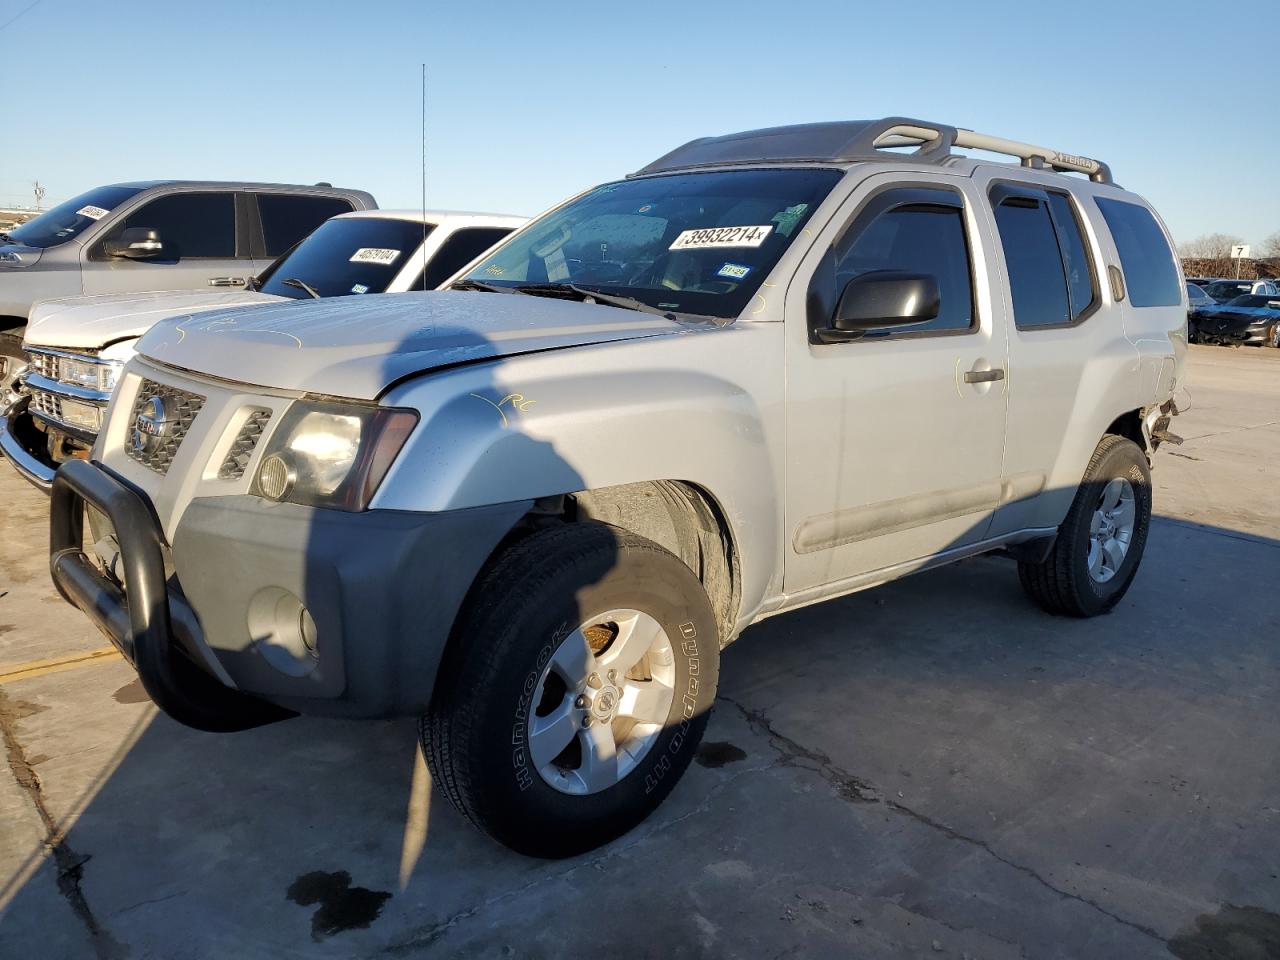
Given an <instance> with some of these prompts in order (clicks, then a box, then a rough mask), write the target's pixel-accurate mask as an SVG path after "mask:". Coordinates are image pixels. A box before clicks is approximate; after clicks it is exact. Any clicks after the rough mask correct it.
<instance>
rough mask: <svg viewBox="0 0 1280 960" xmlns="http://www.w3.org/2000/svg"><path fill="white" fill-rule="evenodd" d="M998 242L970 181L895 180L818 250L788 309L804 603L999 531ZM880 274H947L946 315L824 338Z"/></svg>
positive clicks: (904, 176)
mask: <svg viewBox="0 0 1280 960" xmlns="http://www.w3.org/2000/svg"><path fill="white" fill-rule="evenodd" d="M990 249H991V226H990V221H989V217H988V215H987V214H986V212H985V210H984V208H983V206H982V205H981V199H980V198H979V197H978V196H977V194H976V193H975V192H974V190H973V187H972V185H971V184H970V183H969V182H968V181H967V179H966V178H962V177H951V176H948V175H946V174H932V175H924V174H917V173H892V174H882V175H877V176H874V177H870V178H868V179H867V180H866V181H865V182H864V183H863V184H862V185H861V186H859V187H858V188H856V189H855V190H854V192H853V193H852V194H851V196H850V197H849V199H848V200H847V201H846V203H845V205H844V206H843V207H842V208H841V212H840V213H839V214H837V216H836V217H834V218H833V219H832V221H831V222H830V223H829V224H827V225H826V226H825V227H824V228H823V230H822V232H821V233H820V234H819V235H818V238H817V242H816V243H815V245H814V247H813V248H812V249H811V250H810V251H809V253H808V254H807V255H806V259H805V261H804V263H803V265H802V267H801V269H800V270H799V271H798V272H797V276H796V280H795V282H793V283H792V285H791V288H790V289H789V290H788V293H787V302H786V317H787V319H786V324H787V332H786V338H787V350H786V368H787V369H786V375H787V405H786V418H787V464H786V508H785V525H786V535H787V543H788V547H789V549H788V552H787V562H786V566H785V570H784V583H785V588H784V589H785V591H786V593H787V594H788V595H790V599H791V600H793V601H794V600H797V599H803V598H804V594H805V593H806V592H807V593H809V594H810V595H812V596H813V597H815V598H816V597H817V596H821V595H824V594H826V593H835V592H840V591H841V590H842V589H849V588H852V587H854V586H856V585H857V583H858V581H857V578H859V577H864V578H866V579H867V580H872V581H873V580H876V579H880V578H881V577H882V576H893V575H895V574H896V573H898V572H906V571H907V570H909V569H912V568H914V567H917V566H919V565H921V564H922V563H923V562H924V561H925V560H926V559H927V558H929V557H932V556H935V555H937V554H942V553H946V552H947V551H950V550H956V549H959V548H963V547H965V546H967V545H970V544H972V543H975V542H977V541H979V540H981V539H982V538H983V537H984V535H985V534H986V532H987V529H988V527H989V525H990V523H991V519H992V516H993V514H994V511H995V509H996V507H997V506H998V505H999V503H1000V502H1001V499H1002V491H1003V487H1002V484H1001V465H1002V464H1001V461H1002V454H1003V448H1004V431H1005V393H1006V390H1005V387H1006V384H1007V381H1006V380H1005V379H1004V376H1005V370H1006V350H1007V342H1006V329H1005V324H1006V318H1005V315H1004V306H1003V301H1002V299H1001V297H1000V296H999V294H998V291H993V290H992V289H991V288H990V285H989V283H988V280H987V277H988V273H989V269H988V267H989V262H988V257H987V251H988V250H990ZM875 270H898V271H907V272H911V273H922V274H929V275H932V276H934V277H935V278H936V280H937V282H938V288H939V293H940V307H939V313H938V315H937V316H936V317H935V318H934V319H932V320H929V321H926V322H924V323H921V324H917V325H914V326H910V327H894V328H883V329H881V330H878V331H871V332H869V333H868V334H866V335H864V336H863V337H861V338H859V339H855V340H851V341H846V342H839V343H823V342H821V341H820V339H819V338H818V337H817V336H816V335H815V334H814V330H815V329H817V327H818V326H826V325H829V324H830V322H831V316H832V313H833V312H834V307H835V304H836V303H837V302H838V298H839V293H840V291H842V290H843V287H844V284H845V283H847V282H848V280H849V279H851V278H852V277H855V276H859V275H861V274H864V273H867V272H870V271H875ZM889 568H897V569H896V570H892V569H889ZM797 594H799V595H800V596H799V597H797V596H796V595H797Z"/></svg>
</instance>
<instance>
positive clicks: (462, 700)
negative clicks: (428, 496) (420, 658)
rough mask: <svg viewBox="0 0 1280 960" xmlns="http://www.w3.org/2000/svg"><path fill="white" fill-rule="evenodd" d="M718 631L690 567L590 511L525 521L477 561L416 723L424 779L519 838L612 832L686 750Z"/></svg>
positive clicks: (506, 838)
mask: <svg viewBox="0 0 1280 960" xmlns="http://www.w3.org/2000/svg"><path fill="white" fill-rule="evenodd" d="M719 661H720V648H719V632H718V630H717V625H716V620H715V616H714V614H713V613H712V610H711V604H710V601H709V600H708V599H707V595H706V592H705V591H704V590H703V588H702V584H701V583H699V582H698V579H697V577H695V576H694V575H693V573H692V572H691V571H690V570H689V568H688V567H686V566H685V565H684V564H683V563H682V562H681V561H680V560H678V559H676V557H674V556H673V555H672V554H670V553H668V552H667V551H666V550H664V549H663V548H662V547H660V546H658V545H657V544H656V543H653V542H652V541H649V540H646V539H644V538H643V537H638V536H635V535H634V534H631V533H628V532H626V531H624V530H621V529H618V528H616V527H612V526H609V525H607V524H603V523H580V524H572V525H568V526H565V527H559V528H556V529H553V530H548V531H544V532H542V533H537V534H534V535H532V536H530V537H527V538H526V539H524V540H521V541H520V542H518V543H517V544H516V545H515V546H513V547H511V548H510V549H508V550H507V551H506V552H505V553H504V554H502V555H501V556H500V557H499V558H498V559H497V560H496V561H493V562H491V564H490V565H489V567H488V569H487V570H486V572H485V573H484V574H483V575H482V576H481V579H480V581H479V582H478V583H477V585H476V586H475V587H473V588H472V591H471V594H470V596H469V597H468V600H467V604H466V606H465V607H464V610H463V612H462V614H461V615H460V617H459V620H458V624H457V625H456V626H455V628H454V632H453V635H452V637H451V639H450V642H449V647H448V649H447V650H446V653H445V657H444V662H443V663H442V664H441V668H440V674H439V676H438V678H437V681H436V686H435V691H434V695H433V696H432V700H431V706H430V708H429V709H428V711H427V713H426V714H425V715H424V716H423V718H422V720H421V722H420V724H419V733H420V735H421V740H422V751H423V754H424V756H425V757H426V760H427V764H428V766H429V767H430V769H431V773H432V776H433V779H434V782H435V784H436V785H437V787H438V788H439V789H441V790H442V791H443V792H444V793H445V795H446V796H448V797H449V799H450V801H452V803H453V805H454V806H455V807H457V809H458V810H459V811H461V812H462V814H463V815H464V816H466V817H467V818H468V819H469V820H470V821H471V822H472V823H474V824H475V825H476V826H478V827H480V829H482V830H484V831H485V832H486V833H488V834H489V835H490V836H492V837H493V838H494V839H496V840H498V841H499V842H501V843H504V844H506V845H507V846H508V847H511V848H512V849H513V850H516V851H518V852H520V853H524V854H528V855H530V856H537V857H567V856H572V855H574V854H577V853H581V852H583V851H585V850H590V849H592V848H593V847H597V846H599V845H600V844H602V843H606V842H608V841H609V840H612V839H613V838H615V837H617V836H620V835H621V834H623V833H625V832H626V831H628V830H630V829H631V828H632V827H634V826H635V825H636V824H638V823H640V822H641V821H642V820H644V819H645V817H647V816H648V815H649V814H650V813H651V812H652V811H653V810H654V809H655V808H656V807H657V806H658V804H660V803H661V802H662V800H663V799H664V798H665V797H666V795H667V794H668V793H670V792H671V789H672V787H674V786H675V783H676V781H677V780H679V779H680V776H681V774H683V773H684V771H685V769H686V768H687V767H688V765H689V761H690V760H691V759H692V758H693V753H694V750H695V749H696V747H697V745H698V742H699V740H701V738H702V733H703V730H704V729H705V727H706V724H707V720H708V717H709V714H710V711H711V705H712V703H713V701H714V700H715V695H716V680H717V676H718V669H719Z"/></svg>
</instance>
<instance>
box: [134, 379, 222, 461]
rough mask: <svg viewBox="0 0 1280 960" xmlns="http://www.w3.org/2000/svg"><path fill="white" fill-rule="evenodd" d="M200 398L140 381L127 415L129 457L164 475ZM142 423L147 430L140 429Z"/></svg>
mask: <svg viewBox="0 0 1280 960" xmlns="http://www.w3.org/2000/svg"><path fill="white" fill-rule="evenodd" d="M204 399H205V398H204V397H202V396H200V395H199V394H196V393H188V392H187V391H186V390H181V389H179V388H177V387H170V386H168V385H166V384H163V383H156V382H155V381H154V380H143V381H142V385H141V386H140V387H139V388H138V396H137V399H135V400H134V401H133V410H132V411H131V413H130V433H129V439H128V441H127V442H126V444H125V451H126V452H127V453H128V454H129V456H130V458H132V459H134V460H136V461H138V463H140V464H142V465H143V466H144V467H149V468H150V469H152V470H154V471H155V472H156V473H158V474H161V475H164V474H165V473H167V472H168V470H169V465H170V464H172V463H173V458H174V457H175V456H177V455H178V448H179V447H181V446H182V440H183V438H184V437H186V435H187V431H188V430H190V429H191V423H192V421H194V420H195V418H196V414H198V413H199V412H200V408H201V407H203V406H204ZM155 401H158V403H156V402H155ZM157 407H158V409H157ZM157 414H158V416H157ZM144 422H145V423H146V424H147V429H144V428H143V426H144Z"/></svg>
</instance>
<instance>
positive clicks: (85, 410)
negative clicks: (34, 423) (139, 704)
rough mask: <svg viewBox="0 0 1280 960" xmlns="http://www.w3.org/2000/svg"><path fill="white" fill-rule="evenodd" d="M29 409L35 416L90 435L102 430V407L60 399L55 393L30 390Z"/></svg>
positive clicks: (64, 398)
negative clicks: (75, 428)
mask: <svg viewBox="0 0 1280 960" xmlns="http://www.w3.org/2000/svg"><path fill="white" fill-rule="evenodd" d="M29 409H30V411H31V413H32V414H34V415H35V416H38V417H41V418H43V419H45V420H51V421H53V422H54V423H58V424H63V425H65V426H69V427H77V428H79V429H80V430H84V431H86V432H88V433H90V434H93V433H97V432H98V431H99V430H100V429H102V407H100V406H97V405H96V404H92V403H81V402H80V401H79V400H72V399H70V398H68V397H60V396H58V395H57V394H56V393H47V392H45V391H44V390H32V391H31V404H30V407H29Z"/></svg>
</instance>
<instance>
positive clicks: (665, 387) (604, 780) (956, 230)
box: [51, 118, 1187, 856]
mask: <svg viewBox="0 0 1280 960" xmlns="http://www.w3.org/2000/svg"><path fill="white" fill-rule="evenodd" d="M904 147H906V148H908V149H912V148H913V149H914V152H912V153H906V154H904V153H901V152H897V151H899V150H901V149H902V148H904ZM964 147H973V148H980V149H983V150H988V151H997V152H1001V153H1005V154H1011V155H1013V156H1015V157H1016V158H1017V159H1018V160H1019V161H1020V164H1006V163H997V162H991V161H986V160H974V159H969V158H966V157H963V156H960V155H957V154H956V152H955V150H956V148H964ZM888 148H895V149H888ZM1070 172H1075V173H1079V174H1083V175H1084V176H1069V175H1067V174H1068V173H1070ZM452 285H453V287H454V291H441V292H433V293H406V294H400V295H395V296H384V297H377V298H345V299H337V300H332V301H325V302H321V303H315V304H311V303H289V304H278V305H268V306H263V307H257V308H254V309H253V310H251V311H236V310H228V311H221V312H212V313H204V314H200V315H198V316H195V317H192V318H189V319H186V320H182V321H168V322H165V323H162V324H160V325H158V326H156V327H154V328H153V329H152V330H151V331H150V332H149V333H148V334H147V335H146V336H145V337H144V338H143V339H142V340H141V341H140V342H139V354H138V356H137V357H135V358H134V359H133V360H132V361H131V362H130V363H129V365H128V366H127V367H126V368H125V371H124V375H123V378H122V381H121V383H120V385H119V388H118V389H117V392H116V394H115V397H114V398H113V400H112V403H111V407H110V408H109V410H108V414H107V421H106V425H105V428H104V431H103V433H102V435H101V436H100V438H99V441H98V445H97V447H96V448H95V457H96V462H92V463H90V462H84V461H75V462H71V463H68V464H65V465H63V466H62V467H61V468H60V469H59V471H58V473H57V475H56V477H55V480H54V489H53V501H52V520H51V523H52V536H51V551H52V555H51V566H52V572H53V577H54V580H55V582H56V583H57V584H58V586H59V589H60V590H62V592H63V594H64V595H65V596H66V597H67V598H68V599H69V600H70V601H71V602H72V603H74V604H76V605H77V606H78V607H80V609H81V610H83V611H84V612H85V613H86V614H87V615H88V616H89V617H90V618H92V619H93V620H94V621H95V622H96V623H97V624H98V626H99V627H100V628H102V629H103V630H104V631H105V632H106V633H107V634H109V635H110V636H111V637H112V638H113V639H114V641H115V643H116V644H117V645H118V646H119V647H120V649H121V650H122V651H123V652H124V654H125V656H127V657H128V658H129V659H130V660H131V661H132V663H133V664H134V665H135V667H136V668H137V671H138V673H139V675H140V677H141V679H142V683H143V685H144V686H145V688H146V689H147V691H148V692H149V693H150V695H151V696H152V698H153V699H154V700H155V701H156V702H157V703H158V704H159V705H160V706H161V708H162V709H164V710H165V711H167V712H168V713H169V714H170V715H172V716H173V717H175V718H177V719H178V720H180V721H182V722H184V723H187V724H191V725H193V726H197V727H200V728H203V729H213V730H226V729H235V728H240V727H244V726H249V725H252V724H255V723H262V722H267V721H271V720H276V719H280V718H283V717H287V716H289V715H290V714H291V713H295V712H301V713H315V714H329V715H338V716H348V717H382V716H394V715H405V714H420V715H421V717H422V721H421V734H422V747H423V750H424V752H425V755H426V757H427V761H428V763H429V764H430V767H431V769H432V771H433V774H434V782H435V784H436V785H437V786H438V787H439V788H440V789H441V790H442V791H443V792H444V793H445V794H446V795H447V796H448V797H449V798H450V799H451V800H452V802H453V803H454V804H455V805H456V806H457V807H458V809H459V810H461V811H462V812H463V813H464V814H465V815H466V816H467V817H469V818H470V819H471V820H472V821H473V822H474V823H476V824H478V825H479V826H480V827H482V828H483V829H484V830H486V831H488V832H489V833H490V834H491V835H492V836H494V837H496V838H497V839H499V840H500V841H502V842H504V843H506V844H508V845H510V846H512V847H513V848H515V849H517V850H521V851H524V852H526V853H530V854H536V855H542V856H563V855H567V854H572V853H575V852H579V851H582V850H585V849H588V848H590V847H592V846H595V845H597V844H599V843H602V842H605V841H607V840H609V839H610V838H612V837H615V836H617V835H619V834H620V833H622V832H623V831H625V830H627V829H629V828H630V827H631V826H633V825H634V824H636V823H637V822H639V821H640V820H641V819H643V818H644V817H645V816H646V815H647V814H648V813H649V812H650V811H651V810H652V809H654V807H656V806H657V805H658V803H659V802H661V800H662V798H663V797H664V796H665V795H666V794H667V793H668V792H669V791H670V790H671V789H672V787H673V786H674V785H675V783H676V781H677V780H678V779H679V777H680V775H681V774H682V773H683V771H684V770H685V768H686V767H687V766H688V764H689V762H690V760H691V758H692V755H693V751H694V749H695V746H696V744H697V742H698V740H699V738H700V737H701V736H702V733H703V730H704V728H705V725H706V722H707V717H708V714H709V712H710V710H711V708H712V704H713V702H714V699H715V693H716V680H717V674H718V664H719V658H720V652H721V649H722V648H723V647H725V646H726V645H727V644H729V643H730V642H731V641H732V640H733V639H734V638H735V637H737V636H738V635H739V634H740V633H741V632H742V631H743V630H744V629H745V628H747V627H749V626H750V625H751V624H753V623H756V622H758V621H760V620H762V619H764V618H766V617H770V616H774V615H776V614H779V613H782V612H785V611H788V610H793V609H796V608H797V607H801V606H804V605H806V604H809V603H813V602H815V601H819V600H823V599H826V598H829V597H837V596H840V595H842V594H847V593H850V592H852V591H855V590H861V589H864V588H867V587H872V586H875V585H877V584H880V583H884V582H886V581H889V580H893V579H895V578H897V577H901V576H904V575H906V574H909V573H912V572H914V571H917V570H921V569H926V568H929V567H933V566H937V565H939V564H943V563H948V562H950V561H954V560H958V559H961V558H964V557H969V556H973V555H975V554H980V553H986V552H992V551H1000V552H1001V553H1002V554H1003V555H1005V556H1008V557H1010V558H1011V559H1012V560H1013V561H1016V566H1017V570H1018V573H1019V576H1020V579H1021V582H1022V585H1023V587H1024V589H1025V590H1026V592H1027V594H1028V595H1029V596H1030V598H1031V599H1032V600H1034V601H1035V602H1036V603H1038V604H1039V605H1040V606H1041V607H1043V608H1044V609H1046V610H1048V611H1049V612H1051V613H1055V614H1059V615H1065V616H1076V617H1087V616H1093V615H1096V614H1099V613H1103V612H1105V611H1107V610H1109V609H1110V608H1111V607H1113V606H1114V605H1115V604H1116V603H1117V602H1119V601H1120V599H1121V597H1123V596H1124V594H1125V592H1126V590H1128V588H1129V586H1130V584H1131V582H1132V581H1133V578H1134V576H1135V574H1136V572H1137V570H1138V564H1139V562H1140V560H1141V557H1142V553H1143V549H1144V547H1145V544H1146V539H1147V531H1148V524H1149V520H1150V516H1151V483H1150V457H1151V454H1152V451H1153V450H1154V449H1155V447H1156V445H1157V444H1158V443H1159V442H1160V441H1161V440H1162V439H1165V438H1167V437H1169V436H1170V435H1169V434H1168V433H1167V430H1168V427H1169V419H1170V417H1171V416H1172V415H1173V414H1174V413H1175V412H1176V408H1175V407H1174V405H1173V399H1172V398H1173V394H1174V390H1175V388H1176V387H1177V386H1178V385H1179V383H1180V382H1181V378H1182V369H1183V361H1184V358H1185V354H1186V339H1185V338H1186V313H1187V304H1186V292H1185V290H1184V287H1183V283H1182V277H1181V274H1180V271H1179V269H1178V266H1177V262H1176V261H1175V259H1174V257H1173V253H1172V249H1171V246H1170V242H1169V237H1168V234H1167V232H1166V231H1165V229H1164V227H1163V226H1162V225H1161V223H1160V221H1159V219H1158V218H1157V217H1156V215H1155V214H1154V213H1153V211H1152V210H1151V208H1150V207H1149V206H1148V205H1147V204H1146V203H1145V202H1144V201H1143V200H1142V199H1141V198H1140V197H1138V196H1137V195H1135V194H1133V193H1130V192H1128V191H1126V190H1123V189H1121V188H1120V187H1119V186H1117V185H1116V184H1115V183H1114V182H1112V178H1111V174H1110V171H1109V170H1108V169H1107V167H1106V166H1105V165H1104V164H1102V163H1099V162H1097V161H1094V160H1089V159H1087V158H1084V157H1079V156H1073V155H1068V154H1063V153H1059V152H1056V151H1053V150H1048V149H1045V148H1042V147H1035V146H1031V145H1027V144H1021V143H1015V142H1012V141H1008V140H1003V139H999V138H994V137H988V136H983V135H980V134H976V133H973V132H971V131H967V130H959V129H956V128H953V127H949V126H945V125H942V124H935V123H925V122H922V121H916V120H906V119H902V118H891V119H887V120H877V121H869V122H842V123H823V124H810V125H805V126H799V127H782V128H777V129H771V130H761V131H753V132H749V133H743V134H736V135H733V136H725V137H714V138H708V139H703V140H696V141H693V142H692V143H689V144H686V145H685V146H683V147H680V148H678V149H676V150H674V151H672V152H671V153H669V154H667V155H666V156H664V157H662V158H661V159H659V160H657V161H655V162H654V163H652V164H650V165H649V166H647V167H645V168H644V169H643V170H641V171H639V173H637V174H635V175H633V176H631V177H628V178H626V179H624V180H619V181H617V182H614V183H608V184H605V185H603V186H600V187H596V188H594V189H592V190H589V191H587V192H585V193H583V194H581V195H579V196H577V197H574V198H573V199H571V200H569V201H567V202H566V203H564V204H562V205H561V206H559V207H557V208H556V209H554V210H552V211H551V212H549V213H547V214H545V215H543V216H542V217H540V218H538V219H536V220H534V221H533V222H532V223H530V224H529V225H528V226H526V227H525V228H523V229H522V230H519V231H517V232H516V233H514V234H513V235H512V236H511V237H510V238H508V239H507V240H506V241H505V242H504V243H502V244H501V245H499V246H498V247H496V248H495V249H494V250H493V251H491V252H490V253H489V254H486V255H485V256H484V257H482V258H481V259H480V260H479V261H478V262H476V263H475V264H473V265H472V266H471V267H469V268H468V269H466V270H464V271H462V272H461V273H460V274H459V275H458V276H457V277H456V278H455V280H454V282H453V284H452ZM85 503H88V504H89V505H91V506H92V508H93V510H91V511H90V515H91V516H93V517H94V518H95V520H94V536H93V537H92V541H93V542H94V543H95V546H94V547H93V548H92V549H90V550H88V551H87V552H86V550H85V548H84V546H83V544H84V539H83V537H84V530H83V527H82V523H83V520H82V517H83V513H84V511H83V509H82V508H83V505H84V504H85ZM851 629H856V624H854V625H851Z"/></svg>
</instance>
